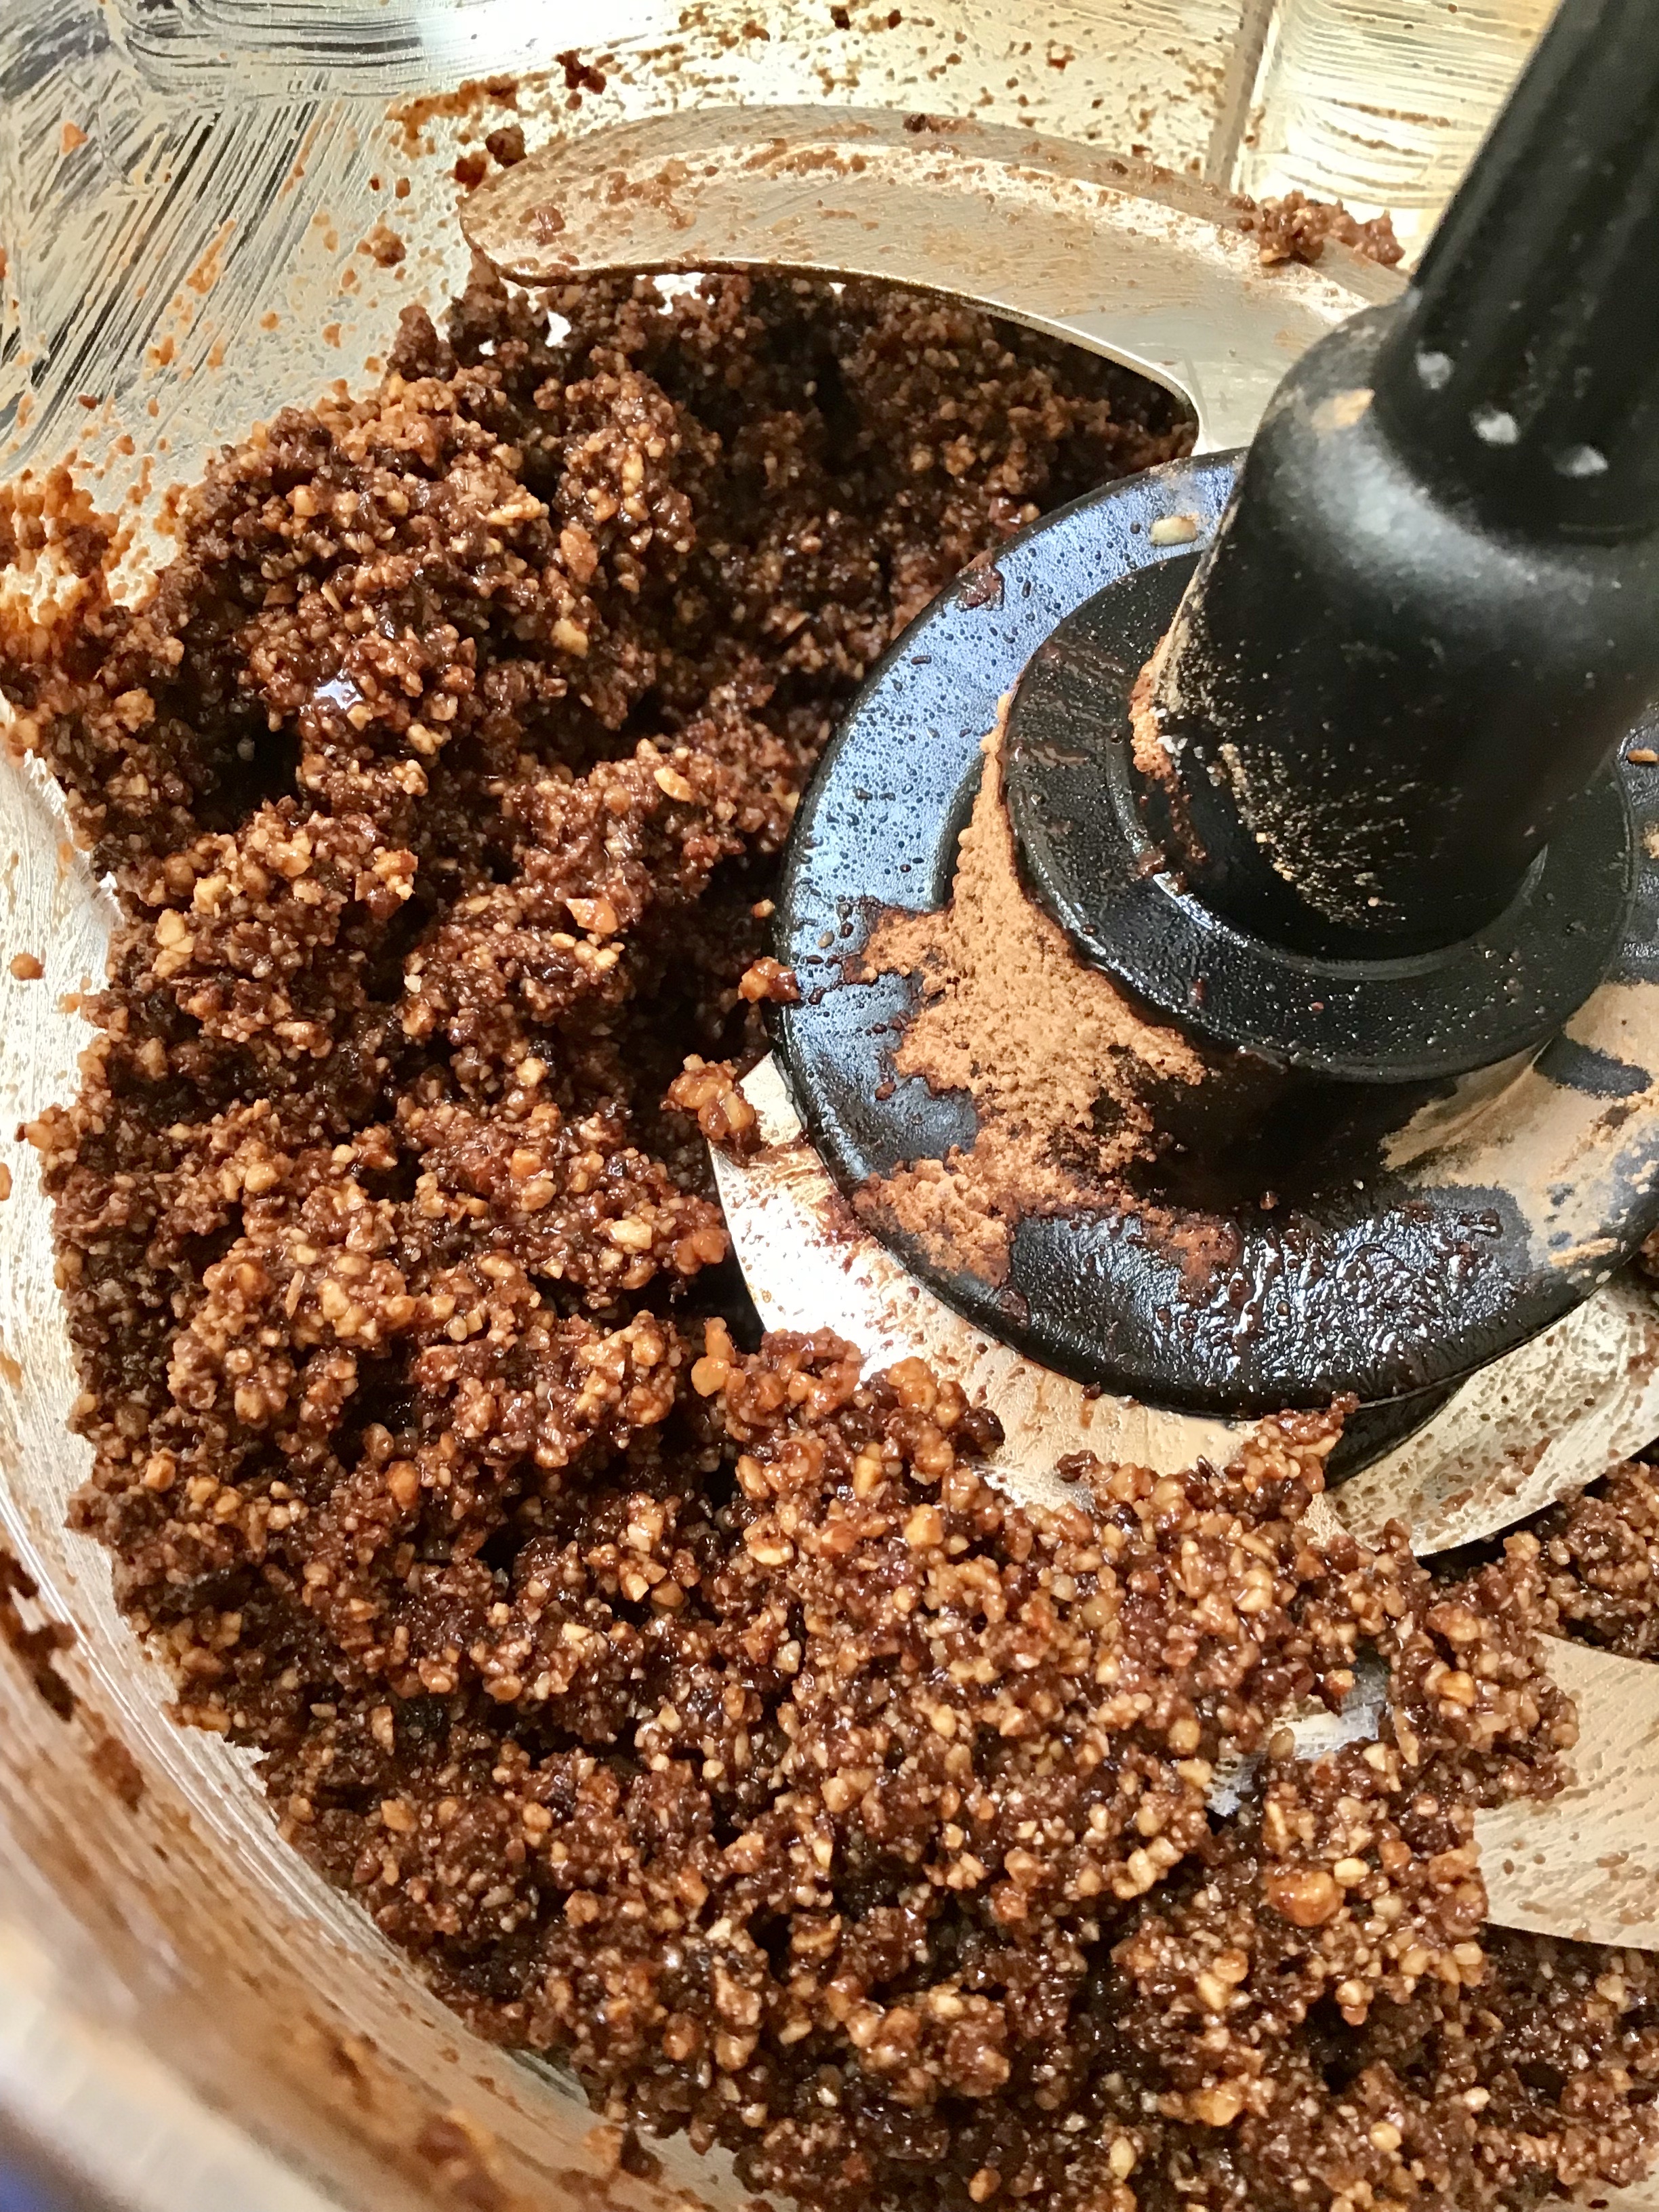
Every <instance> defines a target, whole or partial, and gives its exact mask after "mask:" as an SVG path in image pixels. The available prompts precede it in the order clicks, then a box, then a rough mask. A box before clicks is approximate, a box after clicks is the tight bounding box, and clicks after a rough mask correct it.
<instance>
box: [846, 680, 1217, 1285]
mask: <svg viewBox="0 0 1659 2212" xmlns="http://www.w3.org/2000/svg"><path fill="white" fill-rule="evenodd" d="M1005 727H1006V701H1005V702H1004V711H1003V714H1001V715H1000V716H999V718H998V721H997V726H996V728H995V729H994V731H993V732H991V734H990V736H989V737H988V738H987V739H986V741H985V748H984V750H985V772H984V775H983V777H982V778H981V783H980V788H979V795H978V797H977V798H976V799H975V802H974V811H973V818H972V820H971V821H970V822H969V825H968V827H967V829H964V830H963V834H962V842H961V848H960V858H959V860H958V861H957V874H956V881H955V883H954V884H953V886H952V889H951V902H950V904H949V905H948V906H946V907H945V908H943V909H942V910H941V911H940V912H939V913H937V914H922V915H905V914H897V913H891V914H889V915H885V916H884V918H883V919H882V921H879V922H878V924H877V926H876V927H875V928H874V929H873V930H872V933H871V935H870V939H869V942H868V944H867V945H866V947H865V950H864V952H863V954H862V956H861V957H860V960H859V962H858V963H857V967H856V971H855V978H854V980H858V981H867V980H868V979H870V978H871V977H873V976H876V975H918V976H920V978H921V999H920V1003H919V1004H918V1006H917V1008H916V1011H915V1014H914V1015H913V1016H912V1017H911V1018H910V1020H909V1022H908V1024H907V1026H906V1029H905V1032H904V1036H903V1039H902V1042H901V1043H900V1045H899V1048H898V1049H897V1051H896V1053H895V1054H894V1056H893V1060H894V1066H895V1067H896V1069H897V1071H898V1073H900V1074H901V1075H907V1076H921V1078H922V1079H924V1080H925V1081H926V1083H927V1086H928V1088H929V1089H930V1090H931V1091H934V1092H935V1093H936V1094H937V1093H939V1092H941V1091H966V1092H967V1093H968V1094H969V1097H971V1098H972V1100H973V1102H974V1104H975V1108H976V1109H977V1111H978V1115H979V1125H980V1126H979V1133H978V1135H977V1137H976V1138H975V1140H974V1144H973V1146H972V1149H971V1150H970V1151H968V1152H962V1151H960V1150H953V1151H952V1152H951V1154H950V1155H949V1156H948V1158H945V1160H943V1161H939V1160H915V1161H913V1162H911V1163H910V1164H908V1165H907V1166H905V1167H903V1168H901V1169H900V1170H898V1172H897V1173H896V1174H895V1175H893V1176H889V1177H887V1178H885V1179H884V1180H879V1181H872V1182H870V1183H869V1184H868V1185H866V1188H865V1190H864V1192H863V1193H862V1194H860V1200H859V1204H860V1210H861V1211H865V1212H870V1213H872V1214H875V1215H878V1216H884V1217H885V1218H888V1219H890V1220H891V1221H893V1222H896V1224H897V1225H899V1226H900V1227H901V1228H902V1229H905V1230H908V1231H909V1232H910V1234H911V1235H912V1236H915V1237H920V1238H921V1240H922V1241H923V1243H924V1244H925V1245H926V1247H927V1249H928V1251H929V1252H930V1253H931V1254H932V1255H933V1256H934V1258H935V1259H936V1260H938V1261H940V1262H941V1263H942V1264H945V1265H947V1266H954V1267H961V1268H964V1269H966V1270H967V1271H968V1272H969V1273H972V1274H975V1275H977V1276H979V1277H980V1278H981V1279H982V1280H983V1281H986V1282H988V1283H993V1284H1000V1283H1001V1282H1003V1281H1004V1280H1006V1276H1007V1272H1008V1250H1009V1240H1010V1238H1011V1237H1012V1234H1013V1231H1014V1229H1015V1228H1016V1226H1017V1225H1018V1223H1019V1222H1020V1221H1021V1220H1022V1219H1023V1218H1024V1217H1025V1216H1027V1215H1030V1214H1048V1213H1056V1212H1064V1211H1066V1210H1068V1209H1070V1208H1072V1207H1075V1206H1102V1205H1107V1204H1110V1203H1112V1202H1113V1200H1114V1197H1115V1184H1116V1182H1117V1178H1118V1177H1119V1176H1121V1174H1122V1172H1123V1170H1125V1169H1126V1168H1127V1167H1128V1166H1130V1165H1131V1164H1132V1163H1133V1162H1134V1161H1136V1160H1139V1159H1146V1158H1151V1157H1152V1154H1153V1152H1155V1150H1156V1148H1157V1143H1158V1136H1157V1131H1156V1127H1155V1125H1154V1121H1153V1117H1152V1111H1151V1109H1150V1107H1149V1105H1148V1103H1147V1097H1148V1092H1149V1090H1150V1088H1151V1086H1152V1084H1153V1083H1155V1082H1164V1083H1169V1082H1176V1083H1186V1084H1196V1083H1199V1082H1200V1081H1201V1080H1202V1079H1203V1078H1204V1076H1205V1074H1206V1062H1205V1060H1204V1059H1203V1057H1202V1055H1201V1054H1200V1053H1199V1052H1198V1051H1197V1050H1196V1049H1195V1048H1194V1046H1193V1045H1192V1044H1190V1043H1189V1042H1188V1040H1187V1039H1186V1038H1185V1037H1183V1036H1182V1034H1181V1032H1180V1031H1179V1030H1175V1029H1171V1028H1166V1027H1164V1026H1163V1025H1162V1024H1157V1023H1153V1022H1150V1021H1148V1020H1146V1018H1145V1017H1144V1016H1142V1015H1141V1014H1139V1013H1138V1012H1136V1011H1135V1009H1134V1008H1133V1006H1131V1005H1130V1004H1129V1002H1128V1000H1127V999H1126V998H1125V997H1124V995H1123V994H1122V993H1121V991H1119V990H1118V989H1117V987H1116V986H1115V984H1113V983H1112V982H1111V981H1109V979H1108V978H1107V977H1106V976H1104V975H1101V974H1100V973H1098V971H1097V970H1096V969H1092V968H1089V967H1086V966H1085V965H1084V963H1082V962H1081V961H1080V960H1079V958H1078V957H1077V955H1076V953H1075V952H1074V951H1073V950H1072V947H1071V945H1070V944H1069V942H1068V941H1067V939H1066V934H1065V932H1064V931H1063V930H1061V929H1060V927H1059V926H1058V925H1057V924H1056V923H1055V922H1054V921H1051V920H1050V919H1049V917H1048V915H1046V914H1044V913H1043V912H1042V909H1041V908H1039V907H1038V906H1036V904H1035V903H1034V902H1032V900H1031V899H1030V898H1029V897H1028V896H1027V895H1026V893H1025V890H1024V886H1023V884H1021V882H1020V878H1019V867H1018V859H1017V856H1016V854H1015V850H1014V838H1013V831H1012V827H1011V825H1010V823H1009V820H1008V812H1007V809H1006V806H1005V805H1004V803H1003V774H1002V747H1003V738H1004V732H1005Z"/></svg>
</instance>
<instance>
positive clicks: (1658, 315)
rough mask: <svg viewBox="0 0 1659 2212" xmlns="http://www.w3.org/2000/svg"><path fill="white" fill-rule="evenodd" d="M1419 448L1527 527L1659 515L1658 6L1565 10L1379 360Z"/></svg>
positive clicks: (1594, 529)
mask: <svg viewBox="0 0 1659 2212" xmlns="http://www.w3.org/2000/svg"><path fill="white" fill-rule="evenodd" d="M1376 404H1377V406H1378V408H1379V410H1380V411H1381V413H1382V416H1383V420H1384V422H1386V423H1387V425H1388V428H1389V431H1390V432H1391V433H1392V435H1393V436H1394V438H1395V442H1396V443H1397V444H1398V445H1399V447H1401V451H1402V453H1406V454H1407V455H1409V456H1411V457H1413V458H1414V459H1416V460H1417V461H1418V462H1419V465H1421V466H1422V467H1424V468H1425V469H1427V470H1429V471H1431V472H1432V473H1433V474H1434V475H1435V476H1436V477H1437V478H1438V479H1439V480H1441V481H1442V482H1443V483H1446V484H1448V485H1449V484H1451V483H1458V484H1461V485H1462V487H1463V488H1464V489H1466V490H1467V491H1468V494H1469V495H1470V496H1471V497H1473V498H1474V499H1475V500H1477V501H1479V502H1480V504H1481V506H1482V507H1486V509H1487V510H1488V511H1489V512H1491V513H1492V514H1493V515H1494V517H1495V518H1500V519H1502V520H1504V521H1507V522H1509V523H1510V524H1511V525H1512V526H1516V527H1518V528H1521V529H1524V530H1528V531H1536V532H1545V531H1548V530H1551V529H1556V530H1561V531H1565V532H1574V533H1578V532H1583V533H1587V534H1591V535H1595V536H1599V537H1606V536H1618V535H1622V534H1625V533H1626V532H1642V531H1646V530H1650V529H1651V528H1653V526H1655V524H1656V522H1659V8H1656V6H1655V5H1654V0H1566V4H1565V5H1564V6H1563V7H1562V9H1560V12H1559V14H1558V15H1557V16H1556V17H1555V20H1554V21H1553V23H1552V24H1551V26H1550V27H1549V29H1548V31H1547V33H1545V35H1544V38H1543V40H1541V43H1540V45H1539V46H1538V48H1537V50H1536V52H1535V53H1534V56H1533V58H1532V61H1531V63H1530V64H1529V65H1528V69H1527V70H1526V73H1525V75H1524V76H1523V77H1522V81H1521V82H1520V84H1519V85H1518V86H1517V88H1516V92H1515V94H1514V95H1513V97H1512V98H1511V100H1510V102H1509V104H1508V106H1506V107H1505V108H1504V112H1503V113H1502V114H1501V115H1500V116H1499V118H1498V121H1497V123H1496V124H1495V125H1493V127H1492V132H1491V134H1490V136H1489V137H1488V138H1487V140H1486V144H1485V145H1484V146H1483V147H1482V149H1481V150H1480V154H1479V155H1478V156H1477V157H1476V160H1475V162H1474V167H1472V168H1471V169H1470V171H1469V173H1468V177H1467V179H1465V181H1464V183H1463V185H1462V189H1461V190H1460V191H1459V192H1458V194H1457V196H1456V197H1455V200H1454V201H1453V203H1452V205H1451V207H1450V209H1449V210H1448V212H1447V214H1446V216H1445V217H1444V219H1443V222H1442V223H1441V225H1440V228H1439V230H1438V231H1437V234H1436V235H1435V239H1434V242H1433V244H1432V245H1431V247H1430V249H1429V252H1428V253H1427V255H1426V257H1425V260H1424V263H1423V266H1422V269H1421V270H1420V272H1419V276H1418V281H1417V284H1416V286H1415V288H1414V293H1413V304H1412V306H1411V308H1410V311H1409V313H1407V316H1406V318H1405V319H1404V320H1403V321H1402V323H1401V325H1400V327H1399V328H1398V330H1397V331H1395V336H1394V337H1393V338H1392V340H1391V341H1390V343H1389V345H1388V346H1387V347H1386V348H1385V349H1384V351H1383V356H1382V357H1381V359H1380V360H1379V361H1378V363H1377V367H1376Z"/></svg>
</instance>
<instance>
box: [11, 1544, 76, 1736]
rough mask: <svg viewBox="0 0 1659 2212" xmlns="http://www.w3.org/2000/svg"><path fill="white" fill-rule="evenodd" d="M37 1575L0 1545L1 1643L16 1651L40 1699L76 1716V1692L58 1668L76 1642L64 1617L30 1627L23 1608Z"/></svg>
mask: <svg viewBox="0 0 1659 2212" xmlns="http://www.w3.org/2000/svg"><path fill="white" fill-rule="evenodd" d="M35 1595H36V1593H35V1583H34V1577H33V1576H32V1575H30V1574H29V1573H28V1572H27V1571H26V1570H25V1568H24V1567H23V1565H22V1564H21V1561H20V1560H17V1559H14V1558H13V1557H12V1554H11V1553H9V1551H8V1550H7V1549H6V1548H5V1547H4V1545H3V1544H0V1644H7V1645H9V1647H10V1649H11V1650H13V1651H15V1653H16V1655H17V1656H18V1658H19V1660H20V1661H21V1662H22V1667H23V1671H24V1673H25V1674H27V1676H28V1679H29V1680H30V1681H31V1682H32V1683H33V1686H34V1690H35V1692H36V1694H37V1696H38V1697H39V1698H40V1700H41V1702H42V1703H43V1704H44V1705H47V1706H49V1707H50V1708H51V1710H52V1711H53V1712H54V1713H56V1714H57V1716H58V1719H59V1720H60V1721H67V1720H72V1719H73V1718H74V1717H75V1692H74V1691H73V1690H71V1689H70V1686H69V1684H68V1683H67V1682H66V1681H65V1680H64V1677H63V1676H62V1675H61V1674H59V1673H58V1653H59V1652H60V1651H67V1650H69V1648H70V1645H71V1644H73V1643H74V1641H75V1631H74V1630H73V1629H72V1628H70V1627H69V1626H67V1624H66V1623H64V1622H63V1621H61V1620H37V1621H36V1622H35V1624H34V1625H33V1626H30V1624H29V1623H28V1622H27V1620H25V1619H24V1613H23V1608H24V1607H25V1606H29V1605H32V1604H33V1601H34V1597H35Z"/></svg>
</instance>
